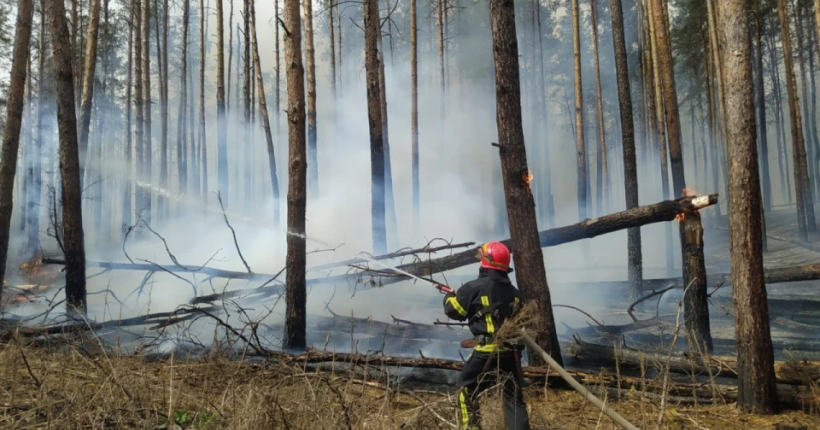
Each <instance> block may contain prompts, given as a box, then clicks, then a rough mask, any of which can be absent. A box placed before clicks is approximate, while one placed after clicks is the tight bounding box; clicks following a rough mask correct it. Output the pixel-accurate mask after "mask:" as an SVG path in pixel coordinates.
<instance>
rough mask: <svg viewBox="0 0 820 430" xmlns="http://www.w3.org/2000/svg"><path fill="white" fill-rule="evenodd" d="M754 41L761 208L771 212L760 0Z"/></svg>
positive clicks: (756, 5)
mask: <svg viewBox="0 0 820 430" xmlns="http://www.w3.org/2000/svg"><path fill="white" fill-rule="evenodd" d="M754 17H755V40H756V41H757V56H756V57H755V60H756V61H755V68H756V69H757V73H756V76H755V79H756V82H755V86H756V88H755V89H756V90H757V91H756V95H757V122H758V126H759V127H760V136H758V137H759V140H760V152H761V154H760V161H761V164H760V167H761V172H760V174H761V180H762V182H763V207H764V209H765V210H766V211H771V210H772V182H771V177H770V176H769V141H768V136H767V132H766V88H765V87H764V86H763V33H764V31H765V30H764V29H763V20H762V19H761V17H760V0H754Z"/></svg>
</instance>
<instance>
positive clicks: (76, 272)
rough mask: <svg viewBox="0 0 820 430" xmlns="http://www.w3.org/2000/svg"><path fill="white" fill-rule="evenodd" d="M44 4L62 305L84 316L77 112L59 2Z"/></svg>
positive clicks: (62, 12) (83, 256) (65, 27)
mask: <svg viewBox="0 0 820 430" xmlns="http://www.w3.org/2000/svg"><path fill="white" fill-rule="evenodd" d="M29 4H30V3H29ZM48 5H49V8H48V18H49V29H50V30H51V31H50V33H51V42H52V43H51V46H52V49H53V55H54V58H53V60H52V62H53V65H54V77H55V87H56V90H57V126H58V128H59V133H60V177H61V184H60V185H61V186H62V206H63V219H62V224H63V225H62V230H63V249H64V250H65V260H66V265H65V292H66V308H67V310H68V314H69V315H76V314H79V315H82V316H85V315H86V306H87V304H86V291H85V245H84V240H83V212H82V196H81V188H80V156H79V145H78V142H77V116H76V115H77V114H76V111H75V105H74V100H75V99H74V76H73V70H72V68H71V44H70V43H69V34H68V26H67V25H66V21H65V7H64V5H63V1H62V0H49V2H48ZM29 31H30V26H29ZM25 48H26V49H28V44H26V45H25ZM23 64H25V63H23ZM24 79H25V77H24ZM21 85H22V83H21Z"/></svg>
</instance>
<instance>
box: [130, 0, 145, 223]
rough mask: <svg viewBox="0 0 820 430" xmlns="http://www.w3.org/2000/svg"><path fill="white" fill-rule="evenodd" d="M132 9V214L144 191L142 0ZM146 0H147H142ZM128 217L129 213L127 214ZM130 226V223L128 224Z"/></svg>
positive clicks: (136, 1) (136, 219)
mask: <svg viewBox="0 0 820 430" xmlns="http://www.w3.org/2000/svg"><path fill="white" fill-rule="evenodd" d="M133 1H134V3H133V9H134V10H133V11H132V12H131V14H132V15H133V20H134V25H133V31H134V122H135V126H136V128H137V131H136V136H135V140H134V156H135V157H134V158H135V160H134V166H133V168H132V172H133V174H132V175H131V183H132V184H134V187H133V190H134V194H135V198H134V215H137V214H138V213H139V208H140V206H142V195H143V193H144V192H145V191H144V189H142V188H140V187H139V186H137V182H135V181H141V180H142V178H141V176H142V164H143V159H142V157H143V156H142V153H143V146H144V145H143V135H144V134H145V121H144V120H143V117H144V116H145V111H144V110H143V108H142V105H143V104H144V103H145V101H144V100H143V97H144V95H145V94H144V93H143V91H142V82H143V81H142V1H143V0H133ZM144 1H147V0H144ZM129 217H130V214H129ZM138 220H139V218H134V221H135V222H137V221H138ZM129 226H130V224H129Z"/></svg>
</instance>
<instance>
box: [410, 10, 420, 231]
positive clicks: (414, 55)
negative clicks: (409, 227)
mask: <svg viewBox="0 0 820 430" xmlns="http://www.w3.org/2000/svg"><path fill="white" fill-rule="evenodd" d="M416 1H417V0H410V138H411V146H412V164H413V172H412V175H413V238H416V237H418V235H419V233H420V229H421V227H420V223H421V219H420V216H421V209H420V207H421V203H420V202H421V197H420V190H419V72H418V69H419V60H418V44H419V40H418V34H417V33H418V24H417V23H416V14H417V10H416Z"/></svg>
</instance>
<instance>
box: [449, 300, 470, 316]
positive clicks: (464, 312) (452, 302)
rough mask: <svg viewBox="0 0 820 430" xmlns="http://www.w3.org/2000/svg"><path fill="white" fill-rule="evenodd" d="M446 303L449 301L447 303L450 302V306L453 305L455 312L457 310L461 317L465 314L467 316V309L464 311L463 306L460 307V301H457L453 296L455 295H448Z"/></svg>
mask: <svg viewBox="0 0 820 430" xmlns="http://www.w3.org/2000/svg"><path fill="white" fill-rule="evenodd" d="M447 303H449V304H450V306H452V307H453V309H455V310H456V312H458V314H459V315H461V316H463V317H466V316H467V311H466V310H464V308H463V307H461V303H459V302H458V300H457V299H456V297H455V296H453V297H449V298H448V299H447Z"/></svg>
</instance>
